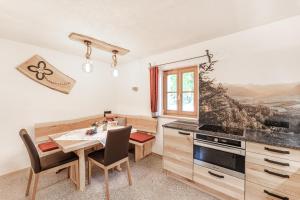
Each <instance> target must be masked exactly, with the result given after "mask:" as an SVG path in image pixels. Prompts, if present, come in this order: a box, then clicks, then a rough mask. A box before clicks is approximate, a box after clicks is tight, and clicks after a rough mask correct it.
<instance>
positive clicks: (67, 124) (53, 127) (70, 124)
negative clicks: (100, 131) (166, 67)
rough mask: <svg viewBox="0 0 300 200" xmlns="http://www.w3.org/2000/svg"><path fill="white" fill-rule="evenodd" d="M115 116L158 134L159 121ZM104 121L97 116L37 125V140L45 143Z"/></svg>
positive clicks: (138, 117) (101, 117)
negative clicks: (58, 134) (55, 136)
mask: <svg viewBox="0 0 300 200" xmlns="http://www.w3.org/2000/svg"><path fill="white" fill-rule="evenodd" d="M115 115H116V116H117V117H125V118H126V121H127V124H126V125H127V126H129V125H131V126H132V127H133V128H135V129H138V130H141V131H146V132H150V133H154V134H155V133H156V132H157V119H154V118H151V117H146V116H134V115H118V114H115ZM103 120H104V116H103V115H95V116H90V117H84V118H79V119H73V120H64V121H57V122H48V123H39V124H36V125H35V140H36V141H43V140H47V139H48V135H52V134H56V133H62V132H67V131H72V130H75V129H81V128H88V127H90V126H91V124H93V123H95V122H98V121H103Z"/></svg>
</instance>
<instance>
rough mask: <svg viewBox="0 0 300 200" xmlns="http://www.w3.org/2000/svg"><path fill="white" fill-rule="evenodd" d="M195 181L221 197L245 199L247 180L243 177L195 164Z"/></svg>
mask: <svg viewBox="0 0 300 200" xmlns="http://www.w3.org/2000/svg"><path fill="white" fill-rule="evenodd" d="M194 181H195V182H196V183H199V184H200V185H201V186H202V185H203V186H205V187H208V188H209V189H210V190H212V193H216V194H217V196H218V197H220V198H221V199H224V200H225V199H226V200H227V199H230V200H233V199H234V200H244V188H245V187H244V183H245V181H244V180H243V179H238V178H236V177H233V176H229V175H227V174H224V173H222V172H218V171H215V170H212V169H208V168H206V167H201V166H198V165H194ZM253 200H254V199H253Z"/></svg>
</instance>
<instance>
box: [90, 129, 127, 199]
mask: <svg viewBox="0 0 300 200" xmlns="http://www.w3.org/2000/svg"><path fill="white" fill-rule="evenodd" d="M131 128H132V127H131V126H128V127H125V128H122V129H116V130H109V131H108V133H107V139H106V144H105V149H102V150H99V151H95V152H93V153H90V154H89V155H88V163H89V173H88V174H89V179H88V181H89V183H90V181H91V171H92V164H95V165H97V166H98V167H100V168H102V169H103V170H104V176H105V192H106V199H107V200H108V199H109V183H108V170H109V169H112V168H114V167H117V166H119V165H120V164H122V163H126V165H127V176H128V182H129V185H132V178H131V172H130V167H129V159H128V146H129V136H130V132H131Z"/></svg>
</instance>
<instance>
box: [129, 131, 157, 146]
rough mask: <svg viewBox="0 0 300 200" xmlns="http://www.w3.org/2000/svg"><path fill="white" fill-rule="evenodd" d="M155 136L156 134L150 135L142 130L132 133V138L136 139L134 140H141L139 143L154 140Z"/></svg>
mask: <svg viewBox="0 0 300 200" xmlns="http://www.w3.org/2000/svg"><path fill="white" fill-rule="evenodd" d="M154 138H155V136H154V135H150V134H148V133H146V132H141V131H139V132H136V133H132V134H131V135H130V139H131V140H134V141H136V142H139V143H144V142H147V141H149V140H152V139H154Z"/></svg>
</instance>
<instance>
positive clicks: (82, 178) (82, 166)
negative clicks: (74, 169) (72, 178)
mask: <svg viewBox="0 0 300 200" xmlns="http://www.w3.org/2000/svg"><path fill="white" fill-rule="evenodd" d="M76 154H77V155H78V157H79V189H80V191H82V192H83V191H84V190H85V157H84V149H79V150H77V151H76Z"/></svg>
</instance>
